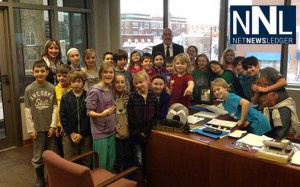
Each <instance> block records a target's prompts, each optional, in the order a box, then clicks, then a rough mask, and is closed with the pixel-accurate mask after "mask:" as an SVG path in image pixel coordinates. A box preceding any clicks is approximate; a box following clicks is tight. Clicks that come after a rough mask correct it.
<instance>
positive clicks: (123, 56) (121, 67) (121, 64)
mask: <svg viewBox="0 0 300 187" xmlns="http://www.w3.org/2000/svg"><path fill="white" fill-rule="evenodd" d="M113 59H114V65H115V73H121V74H124V75H125V77H126V79H127V80H128V83H129V84H128V85H129V91H131V88H130V86H131V85H132V75H131V73H130V72H128V71H126V70H125V67H126V66H127V63H128V53H127V52H126V51H124V50H122V49H117V50H116V51H115V52H114V56H113Z"/></svg>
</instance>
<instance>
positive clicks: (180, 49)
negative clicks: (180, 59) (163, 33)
mask: <svg viewBox="0 0 300 187" xmlns="http://www.w3.org/2000/svg"><path fill="white" fill-rule="evenodd" d="M172 45H173V46H172V48H173V56H174V57H175V56H176V55H178V54H180V53H183V52H184V51H183V46H182V45H178V44H176V43H172ZM157 52H161V53H162V54H163V55H164V58H166V54H165V49H164V44H163V43H161V44H158V45H156V46H153V48H152V56H153V55H154V54H155V53H157Z"/></svg>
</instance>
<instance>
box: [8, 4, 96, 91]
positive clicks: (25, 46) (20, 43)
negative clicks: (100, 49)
mask: <svg viewBox="0 0 300 187" xmlns="http://www.w3.org/2000/svg"><path fill="white" fill-rule="evenodd" d="M14 2H22V3H23V1H14ZM24 2H25V1H24ZM31 2H39V4H42V3H43V5H47V4H46V3H47V2H53V1H47V0H43V1H38V0H28V1H26V3H31ZM45 2H46V3H45ZM88 2H89V1H88V0H84V1H83V0H70V1H62V0H60V1H59V0H58V2H57V3H58V4H59V3H61V4H60V5H61V6H62V7H60V8H58V7H51V10H48V9H47V8H49V7H48V6H40V9H43V7H44V9H45V10H33V9H29V8H28V5H24V8H20V7H22V6H23V5H22V4H20V5H18V7H13V13H14V15H13V17H14V31H15V41H16V54H17V63H18V72H19V73H18V76H19V83H20V95H21V96H23V94H24V90H25V88H26V86H27V85H29V84H30V83H32V81H33V77H32V65H33V63H34V62H35V61H36V60H38V59H41V57H42V55H43V53H44V45H45V42H46V41H47V40H48V39H50V38H53V39H56V40H58V41H59V42H60V44H61V52H62V59H61V60H62V62H66V57H65V56H66V50H68V49H69V48H70V47H75V48H77V49H78V50H79V52H80V54H82V53H83V51H84V50H85V49H86V48H87V47H88V45H87V43H88V42H87V41H88V39H87V37H89V36H91V33H90V31H89V30H88V29H87V28H88V23H87V20H88V16H89V14H90V13H87V10H86V7H88V6H87V4H88ZM72 5H74V7H76V8H77V11H78V12H64V11H63V10H64V9H65V8H64V6H69V7H72ZM33 7H35V6H33ZM25 8H26V9H25ZM80 8H82V12H83V13H82V12H80V11H81V10H80ZM52 9H55V10H57V11H58V10H60V11H58V15H57V16H54V18H55V17H57V18H58V19H57V20H50V16H49V14H50V12H51V13H54V12H56V11H53V10H52ZM66 9H68V8H66ZM89 12H91V11H89ZM52 18H53V17H52ZM51 23H53V24H55V28H58V34H56V33H52V32H51Z"/></svg>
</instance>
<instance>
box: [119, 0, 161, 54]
mask: <svg viewBox="0 0 300 187" xmlns="http://www.w3.org/2000/svg"><path fill="white" fill-rule="evenodd" d="M120 2H121V22H122V23H124V24H125V25H127V27H122V28H121V33H128V35H125V34H122V36H121V38H122V41H121V42H122V48H123V49H124V50H125V51H127V52H128V53H129V54H130V53H131V52H132V51H133V50H138V51H143V52H150V53H151V50H152V46H153V45H156V43H158V42H159V41H160V40H161V35H160V36H159V35H157V34H156V33H159V31H160V30H161V31H162V29H163V1H161V0H151V1H149V0H120ZM133 5H134V6H133ZM130 23H131V24H130ZM139 23H140V24H139ZM159 25H161V27H158V26H159ZM129 39H130V40H129ZM142 39H144V40H142ZM128 41H134V42H128ZM143 41H144V42H143ZM145 41H147V42H145ZM148 41H150V42H148Z"/></svg>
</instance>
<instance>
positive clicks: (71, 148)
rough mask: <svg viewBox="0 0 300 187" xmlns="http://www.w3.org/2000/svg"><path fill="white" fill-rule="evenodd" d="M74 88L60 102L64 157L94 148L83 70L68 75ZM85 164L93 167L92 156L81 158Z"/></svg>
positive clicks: (73, 71)
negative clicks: (63, 132) (87, 110)
mask: <svg viewBox="0 0 300 187" xmlns="http://www.w3.org/2000/svg"><path fill="white" fill-rule="evenodd" d="M68 80H69V82H70V83H71V87H72V90H71V91H69V92H68V93H66V94H65V95H63V97H62V98H61V104H60V111H59V114H60V121H61V124H62V126H63V128H64V130H65V132H66V133H65V134H64V137H63V150H64V157H65V158H71V157H73V156H76V155H79V154H82V153H85V152H87V151H90V150H92V136H91V127H90V119H89V117H88V116H87V112H86V103H85V98H86V91H85V90H83V85H84V82H85V81H86V76H85V73H84V72H83V71H76V70H72V71H71V72H70V73H69V75H68ZM81 161H82V163H83V165H85V166H87V167H91V160H90V158H89V157H88V158H85V159H82V160H81Z"/></svg>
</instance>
